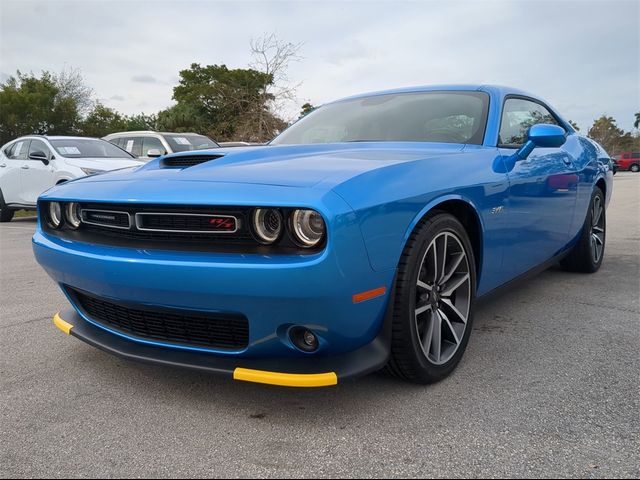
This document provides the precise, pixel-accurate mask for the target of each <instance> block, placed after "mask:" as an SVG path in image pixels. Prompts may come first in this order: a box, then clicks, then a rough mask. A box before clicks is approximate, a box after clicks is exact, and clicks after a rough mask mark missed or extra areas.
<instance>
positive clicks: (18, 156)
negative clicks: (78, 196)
mask: <svg viewBox="0 0 640 480" xmlns="http://www.w3.org/2000/svg"><path fill="white" fill-rule="evenodd" d="M140 165H142V162H141V161H139V160H137V159H136V158H134V157H133V156H132V155H131V154H129V153H127V152H125V151H124V150H122V149H120V148H118V147H116V146H114V145H112V144H110V143H109V142H105V141H104V140H101V139H99V138H84V137H57V136H48V137H45V136H39V135H30V136H25V137H20V138H18V139H16V140H13V141H11V142H9V143H7V144H6V145H4V146H3V147H2V149H1V150H0V222H9V221H11V219H12V218H13V214H14V212H15V211H16V210H20V209H27V210H35V209H36V202H37V200H38V196H39V195H40V194H41V193H42V192H44V191H45V190H47V189H49V188H51V187H53V186H54V185H57V184H59V183H63V182H66V181H68V180H73V179H74V178H79V177H84V176H86V175H93V174H96V173H102V172H106V171H109V170H117V169H121V168H126V167H136V166H140Z"/></svg>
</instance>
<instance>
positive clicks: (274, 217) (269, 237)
mask: <svg viewBox="0 0 640 480" xmlns="http://www.w3.org/2000/svg"><path fill="white" fill-rule="evenodd" d="M282 223H283V222H282V214H281V213H280V211H278V210H276V209H274V208H256V210H255V211H254V212H253V230H254V231H255V233H256V235H257V237H258V241H260V242H261V243H273V242H275V241H276V240H277V239H278V238H279V237H280V234H281V233H282Z"/></svg>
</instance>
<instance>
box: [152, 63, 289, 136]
mask: <svg viewBox="0 0 640 480" xmlns="http://www.w3.org/2000/svg"><path fill="white" fill-rule="evenodd" d="M272 81H273V79H272V77H271V76H270V75H268V74H265V73H262V72H258V71H257V70H253V69H250V68H249V69H243V68H238V69H229V68H227V66H226V65H207V66H204V67H202V66H200V65H199V64H197V63H194V64H192V65H191V68H189V69H187V70H182V71H181V72H180V83H179V84H178V85H177V86H176V87H175V88H174V89H173V99H174V100H176V102H177V105H176V106H175V107H172V108H170V109H168V111H167V110H165V112H164V113H162V114H160V115H159V121H160V123H161V124H166V123H167V122H174V123H175V122H177V123H178V124H179V125H180V126H181V127H184V126H185V123H189V124H192V126H193V127H194V130H195V131H196V132H198V133H203V134H208V135H210V136H212V137H213V138H215V139H217V140H233V139H236V140H239V139H243V140H250V141H263V140H265V139H268V138H270V135H272V133H273V132H272V131H271V130H268V131H265V130H263V131H262V134H260V125H264V123H265V122H263V120H264V119H265V118H268V117H269V115H270V114H269V112H268V105H267V104H266V102H268V101H269V99H270V98H271V97H269V96H267V97H265V96H264V89H265V85H268V84H269V83H271V82H272ZM187 112H188V113H189V115H191V116H192V118H190V119H187V118H185V116H184V114H185V113H187ZM185 121H186V122H185ZM268 124H269V126H270V127H271V128H282V127H283V125H284V124H285V123H284V122H283V121H282V120H280V119H277V118H274V119H271V118H269V120H268Z"/></svg>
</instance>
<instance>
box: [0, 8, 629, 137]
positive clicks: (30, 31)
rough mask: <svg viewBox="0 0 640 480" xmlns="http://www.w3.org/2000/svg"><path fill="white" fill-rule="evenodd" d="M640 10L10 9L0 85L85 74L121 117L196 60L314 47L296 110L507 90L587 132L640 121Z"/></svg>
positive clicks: (0, 46) (149, 102)
mask: <svg viewBox="0 0 640 480" xmlns="http://www.w3.org/2000/svg"><path fill="white" fill-rule="evenodd" d="M639 25H640V1H637V0H630V1H616V0H602V1H596V0H594V1H582V2H579V1H570V0H566V1H562V0H560V1H558V0H555V1H548V2H547V1H536V0H532V1H530V0H522V1H510V2H503V1H474V2H461V1H451V0H449V1H413V2H399V1H393V2H371V1H352V2H326V1H322V2H320V1H318V2H302V1H301V2H284V1H260V2H248V1H234V2H222V1H204V0H202V1H195V2H194V1H178V0H174V1H170V2H167V1H164V2H160V1H151V0H149V1H135V2H134V1H131V2H116V1H101V0H85V1H56V0H51V1H30V0H20V1H12V0H0V79H1V80H5V79H6V78H7V76H8V75H12V74H14V73H15V71H16V70H18V69H19V70H21V71H23V72H29V71H33V72H34V73H39V72H40V71H41V70H50V71H53V72H57V71H60V70H61V69H63V68H64V67H74V68H80V69H81V70H82V73H83V74H84V76H85V78H86V81H87V83H88V84H89V85H91V86H92V87H93V89H94V90H95V92H96V95H97V97H98V98H99V99H100V100H101V101H102V102H103V103H104V104H106V105H108V106H110V107H113V108H115V109H117V110H119V111H121V112H124V113H128V114H131V113H138V112H141V111H143V112H146V113H154V112H156V111H158V110H160V109H162V108H164V107H167V106H169V105H171V104H172V100H171V94H172V87H173V86H174V85H175V84H176V83H177V81H178V72H179V71H180V70H181V69H184V68H187V67H188V66H189V65H190V64H191V63H193V62H197V63H200V64H203V65H205V64H222V63H224V64H226V65H227V66H228V67H230V68H234V67H246V66H247V63H248V62H249V61H250V55H249V41H250V39H251V38H252V37H258V36H260V35H262V34H264V33H270V32H275V33H276V34H277V35H278V37H279V38H280V39H281V40H284V41H288V42H293V43H299V42H302V43H303V46H302V49H301V54H302V55H303V57H304V58H303V59H302V60H301V61H300V62H298V63H297V64H295V65H293V66H292V67H291V69H290V72H289V75H290V77H291V79H292V80H293V81H294V82H296V83H297V82H302V86H301V87H300V88H299V89H298V97H299V98H298V102H297V105H295V106H293V107H291V108H292V109H295V110H292V111H297V109H298V107H299V105H301V104H302V103H304V102H305V101H311V102H312V103H313V104H314V105H318V104H321V103H323V102H326V101H329V100H332V99H336V98H340V97H343V96H347V95H351V94H355V93H360V92H365V91H370V90H380V89H386V88H393V87H400V86H409V85H425V84H434V83H497V84H503V85H511V86H514V87H518V88H522V89H524V90H528V91H530V92H532V93H535V94H538V95H540V96H542V97H544V98H546V99H547V100H548V101H549V102H550V103H551V104H552V105H554V106H555V107H556V108H557V109H558V110H559V111H560V113H561V114H563V115H564V116H565V117H567V118H570V119H572V120H574V121H576V122H577V123H578V125H579V126H580V127H581V129H582V130H583V131H585V130H586V129H588V127H589V126H590V125H591V123H592V122H593V119H594V118H595V117H597V116H599V115H601V114H602V113H606V114H608V115H612V116H613V117H615V118H616V119H617V120H618V124H619V125H620V126H621V127H623V128H624V129H626V130H629V129H631V128H632V125H633V113H634V112H636V111H638V110H640V73H639V62H640V30H639Z"/></svg>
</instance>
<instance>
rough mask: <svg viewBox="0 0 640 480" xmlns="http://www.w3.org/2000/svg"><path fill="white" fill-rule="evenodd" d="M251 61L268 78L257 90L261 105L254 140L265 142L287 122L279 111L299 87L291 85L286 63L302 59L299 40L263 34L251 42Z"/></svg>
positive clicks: (251, 65)
mask: <svg viewBox="0 0 640 480" xmlns="http://www.w3.org/2000/svg"><path fill="white" fill-rule="evenodd" d="M250 47H251V56H252V57H253V60H252V61H251V63H250V64H249V66H250V67H251V68H253V69H255V70H257V71H260V72H262V73H264V74H265V75H267V76H268V77H269V78H270V81H269V82H266V83H265V84H264V85H263V87H262V91H261V92H260V103H259V105H260V107H261V108H259V109H257V110H256V111H255V112H254V115H256V117H257V118H256V122H257V129H258V130H257V132H255V137H256V138H255V139H256V140H257V141H261V142H262V141H266V140H270V139H271V138H273V137H274V136H275V135H276V134H277V133H279V131H280V130H282V128H284V126H286V123H285V122H284V121H283V120H282V116H283V115H282V112H283V111H284V106H285V104H286V103H287V102H290V101H292V100H294V99H295V94H296V90H297V89H298V87H299V86H300V83H298V84H292V83H291V81H290V79H289V76H288V69H289V64H290V63H291V62H294V61H299V60H300V59H301V57H300V55H299V54H298V52H299V51H300V48H302V44H301V43H295V44H294V43H291V42H283V41H281V40H280V39H278V37H277V36H276V35H275V34H274V33H271V34H268V35H263V36H262V37H260V38H257V39H252V40H251V42H250Z"/></svg>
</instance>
